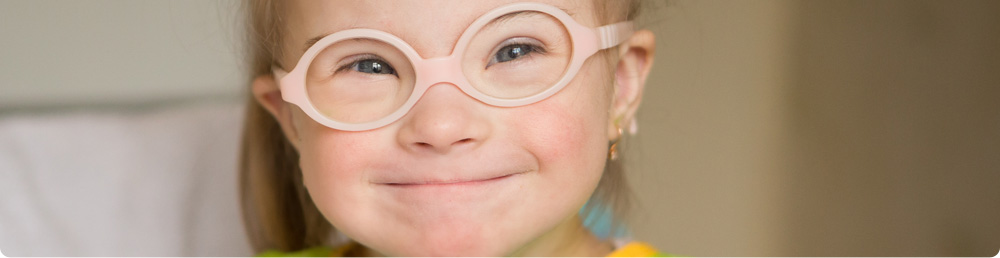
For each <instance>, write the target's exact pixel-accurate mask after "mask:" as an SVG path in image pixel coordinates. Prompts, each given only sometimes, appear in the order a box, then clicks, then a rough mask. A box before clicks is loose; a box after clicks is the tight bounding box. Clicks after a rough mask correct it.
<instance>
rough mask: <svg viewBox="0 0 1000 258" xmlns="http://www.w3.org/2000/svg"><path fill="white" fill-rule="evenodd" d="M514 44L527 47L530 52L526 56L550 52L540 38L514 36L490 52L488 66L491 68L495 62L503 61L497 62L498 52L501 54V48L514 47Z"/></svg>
mask: <svg viewBox="0 0 1000 258" xmlns="http://www.w3.org/2000/svg"><path fill="white" fill-rule="evenodd" d="M513 46H522V47H526V48H527V49H528V53H527V54H525V56H530V55H533V54H539V55H544V54H546V53H547V52H548V51H547V50H546V49H545V47H544V44H542V43H541V42H539V41H538V40H535V39H529V38H514V39H509V40H506V41H504V43H502V44H501V45H500V46H499V47H497V48H495V49H494V50H493V51H491V52H490V57H489V62H487V64H486V67H487V68H489V67H490V66H493V65H495V64H498V63H502V62H497V61H496V56H497V54H499V51H500V50H503V49H505V48H508V47H513ZM517 59H521V58H517ZM517 59H514V60H511V61H516V60H517Z"/></svg>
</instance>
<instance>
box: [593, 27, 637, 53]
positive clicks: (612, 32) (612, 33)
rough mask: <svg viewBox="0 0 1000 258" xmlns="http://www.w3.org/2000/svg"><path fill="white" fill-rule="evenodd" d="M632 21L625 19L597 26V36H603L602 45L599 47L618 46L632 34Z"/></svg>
mask: <svg viewBox="0 0 1000 258" xmlns="http://www.w3.org/2000/svg"><path fill="white" fill-rule="evenodd" d="M632 26H633V25H632V21H623V22H619V23H615V24H609V25H605V26H601V27H598V28H597V36H598V37H600V38H601V45H600V48H598V49H607V48H611V47H614V46H618V44H621V43H622V42H625V40H627V39H628V38H629V37H631V36H632V32H633V31H632V30H633V28H632Z"/></svg>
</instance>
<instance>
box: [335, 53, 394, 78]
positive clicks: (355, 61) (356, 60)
mask: <svg viewBox="0 0 1000 258" xmlns="http://www.w3.org/2000/svg"><path fill="white" fill-rule="evenodd" d="M350 60H351V61H350V62H348V63H347V64H345V65H342V66H340V67H337V70H335V71H334V72H333V73H334V74H337V73H340V72H342V71H344V70H348V69H353V68H354V67H356V66H358V65H360V64H361V62H364V61H375V62H379V63H383V64H386V65H387V66H388V69H390V70H391V71H392V73H391V74H392V75H393V76H396V77H399V75H398V74H396V69H395V68H394V67H392V65H391V64H389V61H386V60H385V59H384V58H382V57H379V56H377V55H374V54H360V55H355V56H353V57H352V58H350Z"/></svg>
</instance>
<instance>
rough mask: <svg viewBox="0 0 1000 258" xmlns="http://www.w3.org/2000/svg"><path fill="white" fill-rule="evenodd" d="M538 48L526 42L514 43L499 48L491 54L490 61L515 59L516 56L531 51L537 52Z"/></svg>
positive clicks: (498, 61) (501, 61) (500, 61)
mask: <svg viewBox="0 0 1000 258" xmlns="http://www.w3.org/2000/svg"><path fill="white" fill-rule="evenodd" d="M539 49H540V48H538V47H536V46H533V45H528V44H514V45H509V46H505V47H503V48H500V50H498V51H497V53H496V54H494V55H493V60H491V62H490V63H503V62H509V61H513V60H516V59H518V58H521V57H524V56H527V55H529V54H531V53H533V52H538V50H539Z"/></svg>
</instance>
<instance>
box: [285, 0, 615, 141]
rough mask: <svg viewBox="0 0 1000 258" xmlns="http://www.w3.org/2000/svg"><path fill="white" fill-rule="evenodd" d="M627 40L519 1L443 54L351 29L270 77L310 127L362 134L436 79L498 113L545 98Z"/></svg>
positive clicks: (401, 110)
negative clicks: (311, 122) (604, 51)
mask: <svg viewBox="0 0 1000 258" xmlns="http://www.w3.org/2000/svg"><path fill="white" fill-rule="evenodd" d="M428 29H432V28H428ZM631 34H632V23H631V22H629V21H625V22H620V23H615V24H611V25H606V26H602V27H598V28H590V27H587V26H584V25H581V24H579V23H577V22H576V21H575V20H573V18H572V17H570V16H569V14H567V13H566V12H564V11H562V10H560V9H559V8H557V7H554V6H549V5H545V4H539V3H515V4H510V5H505V6H502V7H499V8H496V9H493V10H491V11H489V12H487V13H486V14H484V15H483V16H481V17H479V18H478V19H476V20H475V21H474V22H473V23H472V24H471V25H469V27H468V28H467V29H466V30H465V32H464V33H463V34H462V36H461V37H460V38H459V39H458V43H457V44H456V45H455V47H454V48H453V50H452V53H451V54H450V55H448V56H442V57H434V58H422V57H420V55H419V54H417V52H416V51H415V50H413V48H412V47H411V46H410V45H409V44H407V43H406V42H404V41H403V40H402V39H400V38H398V37H396V36H393V35H392V34H389V33H386V32H383V31H379V30H373V29H363V28H362V29H348V30H343V31H339V32H336V33H333V34H330V35H328V36H325V37H323V38H322V39H320V40H319V41H317V42H316V43H315V44H314V45H313V46H311V47H310V48H309V49H308V50H306V52H305V54H303V55H302V58H301V59H299V62H298V63H297V64H296V66H295V69H292V71H291V72H285V71H284V70H282V69H281V68H279V67H277V66H274V67H272V71H273V73H274V76H275V78H276V80H277V81H278V83H279V85H280V90H281V95H282V98H283V99H284V100H285V101H286V102H289V103H292V104H295V105H296V106H298V107H299V108H301V109H302V111H303V112H305V113H306V114H307V115H309V117H311V118H312V119H313V120H316V122H318V123H320V124H323V125H325V126H327V127H330V128H333V129H337V130H344V131H364V130H371V129H375V128H379V127H382V126H385V125H388V124H390V123H392V122H394V121H396V120H398V119H399V118H400V117H403V115H405V114H406V113H407V112H409V110H410V108H412V107H413V105H414V104H416V102H417V100H419V99H420V97H421V96H422V95H423V94H424V92H426V91H427V89H429V88H430V87H431V86H433V85H436V84H439V83H450V84H453V85H455V86H457V87H458V88H459V89H461V90H462V91H463V92H465V94H468V95H469V96H471V97H473V98H475V99H477V100H479V101H481V102H483V103H486V104H489V105H493V106H498V107H516V106H523V105H528V104H532V103H535V102H538V101H541V100H543V99H545V98H548V97H549V96H552V95H553V94H555V93H556V92H558V91H559V90H561V89H562V88H563V87H565V86H566V84H568V83H569V82H570V81H571V80H572V79H573V78H574V77H575V76H576V73H577V72H578V71H579V70H580V67H581V66H582V65H583V62H584V61H585V60H586V59H587V58H590V56H592V55H594V53H597V51H599V50H602V49H607V48H610V47H614V46H617V45H618V44H621V42H623V41H624V40H625V39H627V38H628V37H629V36H630V35H631Z"/></svg>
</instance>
